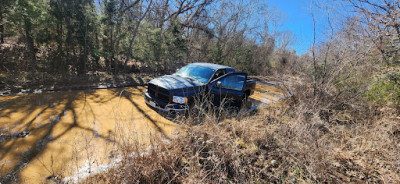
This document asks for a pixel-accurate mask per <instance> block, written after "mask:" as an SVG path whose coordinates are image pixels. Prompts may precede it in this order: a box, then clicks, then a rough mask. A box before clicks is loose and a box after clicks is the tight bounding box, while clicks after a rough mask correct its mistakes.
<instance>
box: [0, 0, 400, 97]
mask: <svg viewBox="0 0 400 184" xmlns="http://www.w3.org/2000/svg"><path fill="white" fill-rule="evenodd" d="M1 4H2V6H1V7H0V25H1V27H0V36H1V38H0V40H1V49H0V56H1V64H0V71H1V72H2V76H3V77H5V78H24V79H25V77H27V78H28V79H29V78H33V77H32V76H38V75H39V74H40V75H41V76H44V75H50V76H51V75H65V74H68V75H69V76H71V75H86V74H95V73H98V72H107V73H109V74H118V73H152V74H164V73H170V72H172V71H175V70H176V68H179V67H181V66H183V65H184V64H186V63H190V62H212V63H218V64H225V65H228V66H233V67H236V68H237V69H238V70H240V71H247V72H249V73H250V74H252V75H272V74H283V73H288V74H293V75H294V74H306V75H307V76H309V77H310V79H311V80H312V82H311V83H312V86H313V87H314V91H315V94H314V95H316V94H317V91H321V90H322V89H325V88H326V87H324V86H326V85H328V84H327V83H330V84H329V85H335V87H339V85H340V87H341V88H343V89H345V88H346V90H344V91H347V90H350V91H352V90H353V91H363V92H365V91H368V90H370V89H374V88H373V86H371V85H372V84H374V85H386V83H390V85H389V87H388V89H390V91H393V90H394V91H396V90H398V85H397V84H398V81H400V79H399V78H400V77H399V74H398V72H396V71H397V66H398V64H399V49H400V44H399V38H400V24H399V19H400V18H399V17H400V11H399V9H400V8H399V6H400V5H399V2H398V1H390V0H381V1H369V0H345V1H334V2H331V1H324V0H320V1H315V2H314V3H313V4H312V6H311V8H310V10H309V11H310V13H311V14H312V17H313V21H314V40H313V44H312V46H311V47H310V49H309V51H308V52H307V53H305V54H303V55H301V56H299V55H297V54H296V52H295V51H293V50H291V44H292V43H293V42H294V41H296V38H295V36H294V35H293V33H292V32H290V31H282V29H281V26H282V25H283V24H284V16H283V15H282V14H281V13H280V12H278V11H276V10H274V9H273V8H269V7H268V6H267V4H266V3H265V2H263V1H229V0H218V1H216V0H101V1H100V0H71V1H69V0H68V1H67V0H33V1H32V0H17V1H13V0H2V1H1ZM317 11H319V12H324V13H323V14H324V16H322V17H318V16H321V13H319V15H316V14H315V13H316V12H317ZM320 22H325V24H324V25H325V27H324V28H321V27H320V25H321V24H319V23H320ZM321 31H322V32H323V34H324V35H325V36H324V37H323V38H316V33H317V32H321ZM21 76H23V77H21ZM361 78H363V79H364V80H359V79H361ZM377 79H378V80H377ZM366 81H368V82H366ZM372 81H375V82H376V83H378V84H376V83H371V82H372ZM382 82H384V83H385V84H383V83H382ZM11 83H12V82H11ZM349 83H351V84H352V85H347V84H349ZM353 84H358V85H353ZM391 84H396V85H391ZM9 85H10V84H9ZM347 88H349V89H347ZM385 89H386V88H385ZM344 91H343V90H342V91H341V92H340V94H342V93H343V92H344ZM372 95H373V96H374V93H372ZM393 98H397V97H393Z"/></svg>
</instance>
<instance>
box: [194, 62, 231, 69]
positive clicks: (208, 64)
mask: <svg viewBox="0 0 400 184" xmlns="http://www.w3.org/2000/svg"><path fill="white" fill-rule="evenodd" d="M190 65H197V66H203V67H207V68H212V69H214V70H219V69H223V68H225V69H231V70H233V71H235V69H234V68H232V67H229V66H224V65H219V64H214V63H191V64H190Z"/></svg>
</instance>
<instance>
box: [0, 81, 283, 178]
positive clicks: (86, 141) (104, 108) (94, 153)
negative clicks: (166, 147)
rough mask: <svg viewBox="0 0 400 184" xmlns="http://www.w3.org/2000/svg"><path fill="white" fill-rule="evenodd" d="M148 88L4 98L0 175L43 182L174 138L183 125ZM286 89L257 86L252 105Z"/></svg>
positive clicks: (0, 100) (1, 102)
mask: <svg viewBox="0 0 400 184" xmlns="http://www.w3.org/2000/svg"><path fill="white" fill-rule="evenodd" d="M144 90H145V89H144V88H143V87H137V88H125V89H99V90H88V91H70V92H55V93H44V94H29V95H19V96H9V97H0V177H2V178H3V180H4V178H5V176H7V175H9V176H11V175H12V176H13V178H9V179H12V180H18V181H20V182H21V183H41V182H48V181H49V180H52V179H56V178H62V177H67V176H71V175H76V173H77V172H78V173H79V172H82V168H83V167H84V168H85V169H86V170H85V172H88V173H91V172H95V171H94V170H93V171H92V170H91V168H98V167H99V166H102V165H104V164H106V163H108V162H110V161H112V160H115V157H116V155H117V154H118V153H120V149H121V148H122V147H124V146H126V145H129V146H132V144H133V145H135V148H133V149H136V148H144V147H146V146H147V145H149V144H150V141H154V140H157V139H162V140H165V139H170V138H172V137H173V134H174V133H175V132H174V131H176V127H177V124H175V123H173V122H171V121H169V120H167V119H165V118H164V117H162V116H161V115H160V114H158V113H157V112H155V111H154V110H152V109H150V108H149V107H148V106H147V105H146V104H145V103H144V99H143V95H142V92H143V91H144ZM281 94H282V93H281V92H280V90H279V89H277V88H275V87H271V86H267V85H257V90H256V92H255V94H254V95H253V96H252V99H251V101H250V104H251V105H250V106H251V107H252V108H255V107H257V106H259V105H261V104H266V103H270V102H273V101H275V100H277V99H279V98H280V97H281V96H282V95H281ZM77 176H78V177H79V174H78V175H77ZM82 177H83V176H82ZM78 179H79V178H78ZM5 181H6V182H7V180H5Z"/></svg>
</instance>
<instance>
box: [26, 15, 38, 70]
mask: <svg viewBox="0 0 400 184" xmlns="http://www.w3.org/2000/svg"><path fill="white" fill-rule="evenodd" d="M24 23H25V41H26V46H27V48H28V53H29V56H28V57H29V60H30V67H31V68H32V69H35V68H36V52H35V45H34V42H33V38H32V35H31V31H32V23H31V20H29V18H27V17H24Z"/></svg>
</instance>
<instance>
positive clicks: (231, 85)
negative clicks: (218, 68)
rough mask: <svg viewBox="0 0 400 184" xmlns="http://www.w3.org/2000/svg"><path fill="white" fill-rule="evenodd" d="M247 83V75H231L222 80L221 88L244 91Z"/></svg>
mask: <svg viewBox="0 0 400 184" xmlns="http://www.w3.org/2000/svg"><path fill="white" fill-rule="evenodd" d="M245 81H246V76H245V75H237V74H235V75H229V76H226V77H224V78H222V79H221V87H222V88H226V89H232V90H237V91H242V90H243V86H244V82H245Z"/></svg>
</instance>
